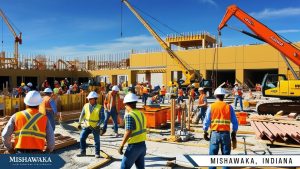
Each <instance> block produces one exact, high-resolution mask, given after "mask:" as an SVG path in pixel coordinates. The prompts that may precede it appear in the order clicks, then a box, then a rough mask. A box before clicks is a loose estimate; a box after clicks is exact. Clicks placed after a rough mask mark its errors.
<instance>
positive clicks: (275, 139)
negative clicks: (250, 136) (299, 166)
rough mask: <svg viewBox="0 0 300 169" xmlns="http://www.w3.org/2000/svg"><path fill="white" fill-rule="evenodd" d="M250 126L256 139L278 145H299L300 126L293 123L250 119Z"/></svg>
mask: <svg viewBox="0 0 300 169" xmlns="http://www.w3.org/2000/svg"><path fill="white" fill-rule="evenodd" d="M250 123H251V127H252V128H253V129H254V131H255V135H256V137H257V138H258V139H261V140H267V141H270V143H271V144H274V143H279V144H278V145H290V144H293V145H300V128H299V127H298V126H296V125H294V124H289V123H282V122H274V121H273V122H270V121H259V120H251V121H250Z"/></svg>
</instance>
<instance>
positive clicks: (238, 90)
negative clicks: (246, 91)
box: [233, 82, 243, 111]
mask: <svg viewBox="0 0 300 169" xmlns="http://www.w3.org/2000/svg"><path fill="white" fill-rule="evenodd" d="M233 94H234V109H235V110H236V106H237V101H238V100H239V102H240V107H241V111H243V91H242V89H241V88H240V87H239V84H238V82H235V83H234V88H233Z"/></svg>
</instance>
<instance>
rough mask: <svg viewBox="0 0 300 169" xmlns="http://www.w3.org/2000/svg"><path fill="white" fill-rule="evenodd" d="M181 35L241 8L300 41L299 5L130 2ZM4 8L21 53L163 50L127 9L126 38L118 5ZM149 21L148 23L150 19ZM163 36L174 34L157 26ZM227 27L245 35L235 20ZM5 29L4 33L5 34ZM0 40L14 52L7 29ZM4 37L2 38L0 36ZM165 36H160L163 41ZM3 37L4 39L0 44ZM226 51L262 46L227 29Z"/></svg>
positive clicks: (208, 27)
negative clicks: (232, 8) (18, 37)
mask: <svg viewBox="0 0 300 169" xmlns="http://www.w3.org/2000/svg"><path fill="white" fill-rule="evenodd" d="M129 2H130V3H131V4H132V5H134V6H136V7H138V8H140V9H142V10H143V11H144V12H147V13H148V14H150V15H151V16H153V17H155V18H156V19H158V20H159V21H161V22H162V23H164V24H166V25H168V26H170V27H171V28H173V29H175V30H176V31H177V32H199V31H208V32H210V33H211V34H214V35H216V34H217V27H218V25H219V23H220V21H221V19H222V18H223V15H224V14H225V11H226V8H227V7H228V6H229V5H231V4H237V5H238V6H239V7H240V8H241V9H243V10H244V11H246V12H247V13H249V14H251V15H253V16H254V17H255V18H256V19H258V20H259V21H261V22H262V23H264V24H265V25H267V26H269V27H270V28H271V29H273V30H275V31H277V32H279V33H280V34H281V35H283V36H284V37H286V38H287V39H289V40H290V41H293V42H295V41H297V42H298V41H300V3H299V1H297V0H285V1H279V0H277V1H276V0H275V1H274V0H251V1H250V0H248V1H246V0H239V1H238V0H151V1H150V0H129ZM0 8H1V9H2V10H3V11H4V12H5V14H6V15H7V16H8V18H9V19H10V20H11V21H12V22H13V24H14V25H16V27H17V28H18V29H19V30H20V31H21V32H22V33H23V44H22V45H21V46H20V47H19V48H20V53H23V54H26V53H29V54H30V53H34V54H37V53H40V54H46V55H52V56H76V57H80V56H87V55H98V54H103V53H115V52H125V51H129V50H130V49H136V50H143V49H148V48H150V49H151V48H159V45H158V43H157V42H156V41H155V40H154V38H153V37H152V36H151V35H150V34H149V33H148V31H147V30H146V29H145V28H144V26H142V25H141V23H140V22H139V21H138V20H137V18H136V17H135V16H134V15H133V14H132V13H131V12H130V11H129V9H128V8H127V7H126V6H125V5H123V37H121V36H120V32H121V21H120V20H121V12H120V11H121V2H120V0H2V1H1V3H0ZM146 18H147V17H146ZM147 20H148V21H150V22H153V23H155V26H157V27H158V28H159V29H160V30H162V31H163V32H164V33H165V34H171V33H174V32H172V31H171V30H169V29H166V28H165V27H163V26H162V25H159V24H158V23H157V22H155V21H153V20H149V18H147ZM229 24H230V25H232V26H235V27H239V28H241V29H247V28H246V27H245V26H244V25H243V24H242V23H241V22H239V21H237V19H235V18H232V19H231V20H230V21H229ZM2 27H3V29H2ZM0 28H1V31H0V34H1V37H0V38H1V39H3V41H4V44H3V45H4V48H2V45H1V46H0V47H1V50H2V49H4V50H5V51H13V37H12V35H11V33H10V32H9V30H8V28H7V26H6V25H5V24H4V25H3V26H2V20H0ZM2 32H3V33H2ZM165 34H162V33H160V35H161V37H165ZM2 36H3V38H2ZM221 38H222V42H223V44H224V45H225V46H230V45H241V44H253V43H260V42H258V41H257V40H255V39H253V38H250V37H248V36H246V35H243V34H241V33H239V32H235V31H233V30H230V29H228V28H224V29H223V31H222V37H221Z"/></svg>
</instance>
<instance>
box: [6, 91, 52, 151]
mask: <svg viewBox="0 0 300 169" xmlns="http://www.w3.org/2000/svg"><path fill="white" fill-rule="evenodd" d="M42 100H43V99H42V97H41V95H40V93H39V92H37V91H30V92H28V93H27V94H26V96H25V98H24V103H25V104H26V110H23V111H20V112H17V113H15V114H14V115H12V116H11V118H10V119H9V121H8V123H7V124H6V126H5V127H4V129H3V131H2V141H3V144H4V146H5V147H6V148H7V150H8V152H9V153H11V154H12V153H35V154H36V153H43V151H45V145H47V148H46V151H48V152H52V151H53V149H54V146H55V139H54V132H53V129H52V127H51V124H50V122H49V120H48V118H47V116H46V115H44V114H42V113H40V112H39V105H40V104H41V103H42ZM12 134H15V137H14V143H13V144H12V142H11V138H12Z"/></svg>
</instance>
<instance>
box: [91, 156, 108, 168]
mask: <svg viewBox="0 0 300 169" xmlns="http://www.w3.org/2000/svg"><path fill="white" fill-rule="evenodd" d="M111 160H112V159H106V158H105V159H103V160H101V161H99V162H96V163H93V164H90V165H88V166H87V168H88V169H98V168H101V167H102V166H103V165H105V164H107V163H109V162H110V161H111Z"/></svg>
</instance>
